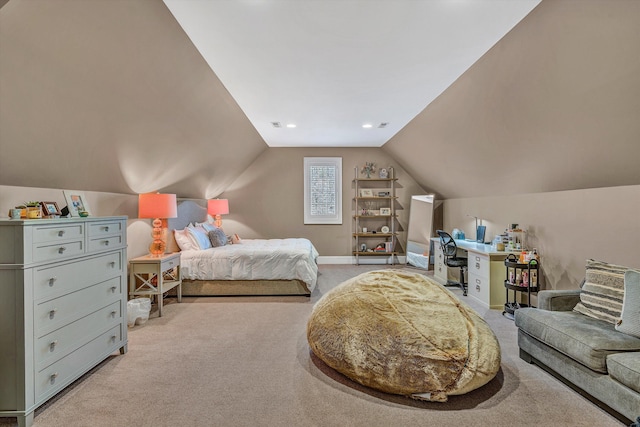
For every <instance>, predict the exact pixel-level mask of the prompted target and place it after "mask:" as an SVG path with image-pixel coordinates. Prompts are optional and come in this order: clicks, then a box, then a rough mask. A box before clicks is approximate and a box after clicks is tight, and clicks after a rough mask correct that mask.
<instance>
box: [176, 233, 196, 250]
mask: <svg viewBox="0 0 640 427" xmlns="http://www.w3.org/2000/svg"><path fill="white" fill-rule="evenodd" d="M173 236H174V237H175V238H176V243H177V244H178V247H179V248H180V250H181V251H189V250H193V249H195V250H197V249H199V248H198V246H197V245H196V244H195V242H194V241H193V239H192V238H191V234H189V232H188V231H187V229H186V228H185V229H184V230H173Z"/></svg>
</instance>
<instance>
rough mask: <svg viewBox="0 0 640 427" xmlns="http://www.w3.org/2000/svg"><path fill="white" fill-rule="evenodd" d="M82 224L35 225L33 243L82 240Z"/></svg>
mask: <svg viewBox="0 0 640 427" xmlns="http://www.w3.org/2000/svg"><path fill="white" fill-rule="evenodd" d="M83 238H84V224H81V223H76V224H57V225H37V226H34V227H33V243H50V242H62V241H69V240H82V239H83Z"/></svg>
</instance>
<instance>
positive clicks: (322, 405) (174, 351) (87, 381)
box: [0, 265, 622, 427]
mask: <svg viewBox="0 0 640 427" xmlns="http://www.w3.org/2000/svg"><path fill="white" fill-rule="evenodd" d="M379 268H383V267H381V266H350V265H321V266H320V274H319V278H318V286H317V288H316V290H315V291H314V293H313V294H312V296H311V298H305V297H232V298H183V300H182V303H181V304H178V303H176V302H175V299H173V298H168V299H166V300H165V304H166V305H165V306H164V308H163V316H162V317H161V318H159V317H157V312H155V311H152V313H151V318H150V319H149V320H148V321H147V322H146V323H145V324H143V325H140V326H135V327H133V328H129V352H128V353H127V354H126V355H124V356H119V355H115V354H114V355H113V356H111V357H110V358H108V359H107V360H106V361H105V362H103V363H102V364H100V365H99V366H98V367H96V368H95V369H93V370H92V371H91V372H90V373H88V374H87V375H85V376H84V377H82V378H81V379H80V380H79V381H77V382H76V383H74V384H73V385H72V386H70V387H68V388H67V389H66V390H65V391H63V392H62V393H61V394H59V395H58V396H57V397H55V398H54V399H52V400H51V401H49V402H48V403H47V404H45V405H44V406H42V407H41V408H40V409H38V410H37V411H36V417H35V422H34V426H35V427H49V426H65V427H73V426H92V427H99V426H141V427H144V426H287V427H293V426H414V425H424V426H461V425H462V426H466V425H474V426H495V427H501V426H504V427H511V426H514V425H518V426H551V425H553V426H600V427H606V426H620V425H622V424H621V423H620V422H618V421H617V420H616V419H615V418H613V417H611V416H610V415H608V414H607V413H605V412H604V411H602V410H601V409H599V408H598V407H597V406H595V405H594V404H592V403H591V402H589V401H588V400H586V399H585V398H583V397H582V396H580V395H579V394H578V393H576V392H574V391H572V390H571V389H569V388H568V387H567V386H565V385H564V384H562V383H561V382H559V381H558V380H556V379H554V378H553V377H551V376H550V375H549V374H547V373H545V372H544V371H542V370H541V369H540V368H538V367H536V366H534V365H529V364H527V363H525V362H524V361H522V360H521V359H520V358H519V357H518V346H517V341H516V327H515V326H514V324H513V321H511V320H509V319H507V318H505V317H503V316H502V314H501V312H500V311H498V310H489V309H486V308H483V307H482V305H481V304H479V303H478V302H477V301H476V300H474V299H473V298H472V297H463V296H462V292H461V291H458V290H453V292H454V293H456V295H458V297H459V298H461V299H464V301H465V302H467V303H468V304H469V305H470V306H472V308H474V309H475V310H476V311H477V312H478V313H479V314H480V316H481V317H483V318H484V319H485V320H486V321H487V322H488V324H489V325H490V326H491V328H492V329H493V331H494V332H495V334H496V336H497V337H498V340H499V342H500V346H501V349H502V364H501V369H500V371H499V372H498V375H497V376H496V377H495V378H494V379H493V380H491V381H490V382H489V383H487V384H486V385H485V386H483V387H481V388H479V389H477V390H474V391H472V392H470V393H468V394H466V395H462V396H451V397H450V398H449V401H448V402H447V403H434V402H421V401H415V400H412V399H409V398H404V397H401V396H394V395H388V394H384V393H381V392H376V391H374V390H371V389H367V388H365V387H363V386H360V385H358V384H356V383H354V382H352V381H350V380H348V379H347V378H345V377H343V376H342V375H340V374H338V373H337V372H335V371H333V370H332V369H330V368H328V367H327V366H326V365H324V364H323V362H322V361H320V360H319V359H318V358H316V357H315V356H314V355H313V354H312V353H311V352H310V350H309V346H308V344H307V341H306V323H307V319H308V317H309V314H310V313H311V309H312V307H313V304H314V302H315V301H317V299H318V298H319V297H320V296H321V295H322V294H323V293H325V292H327V291H328V290H329V289H331V288H333V287H335V286H336V285H338V284H339V283H341V282H342V281H344V280H346V279H348V278H351V277H353V276H356V275H357V274H360V273H363V272H365V271H369V270H374V269H379ZM400 268H402V267H400ZM412 271H420V270H416V269H412ZM14 422H15V419H14V420H13V422H12V420H11V419H7V418H5V419H0V426H7V425H12V424H13V423H14Z"/></svg>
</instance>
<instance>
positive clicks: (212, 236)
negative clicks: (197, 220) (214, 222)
mask: <svg viewBox="0 0 640 427" xmlns="http://www.w3.org/2000/svg"><path fill="white" fill-rule="evenodd" d="M209 240H210V242H211V246H213V247H214V248H217V247H219V246H224V245H226V244H227V235H226V234H224V231H222V229H221V228H216V229H215V230H212V231H210V232H209Z"/></svg>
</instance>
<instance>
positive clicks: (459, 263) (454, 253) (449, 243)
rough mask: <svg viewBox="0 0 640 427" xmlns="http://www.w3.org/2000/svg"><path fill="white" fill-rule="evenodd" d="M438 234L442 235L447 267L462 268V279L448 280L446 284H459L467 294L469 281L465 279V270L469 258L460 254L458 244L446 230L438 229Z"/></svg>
mask: <svg viewBox="0 0 640 427" xmlns="http://www.w3.org/2000/svg"><path fill="white" fill-rule="evenodd" d="M436 233H438V236H440V247H441V248H442V253H443V254H444V263H445V264H447V267H454V268H460V281H458V282H456V281H453V280H447V284H446V285H445V286H459V287H460V288H462V295H464V296H467V283H466V282H465V280H464V271H465V270H466V268H467V259H466V258H464V257H459V256H458V245H456V241H455V240H453V237H451V235H450V234H449V233H447V232H446V231H442V230H437V231H436Z"/></svg>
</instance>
